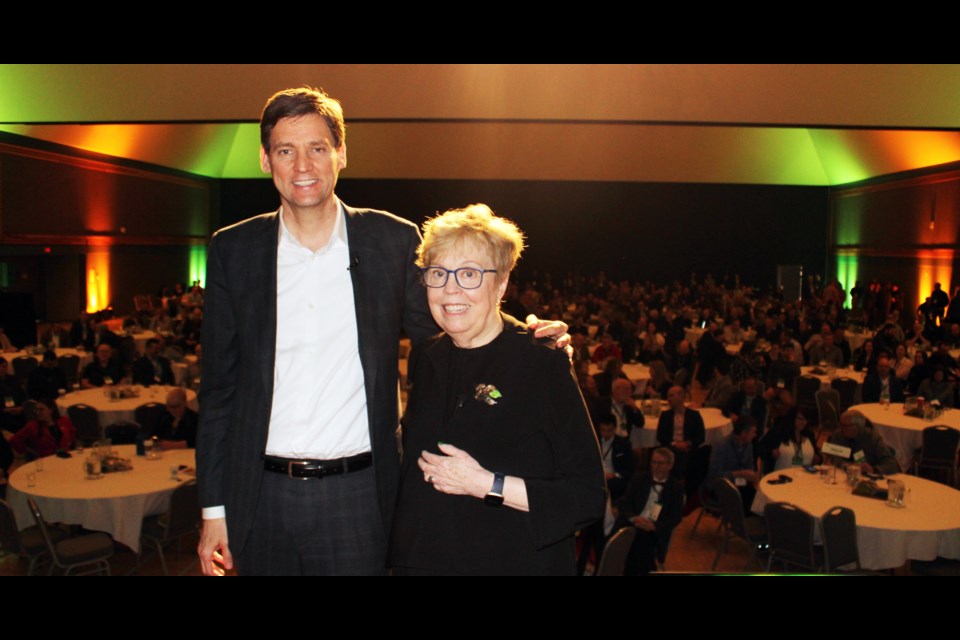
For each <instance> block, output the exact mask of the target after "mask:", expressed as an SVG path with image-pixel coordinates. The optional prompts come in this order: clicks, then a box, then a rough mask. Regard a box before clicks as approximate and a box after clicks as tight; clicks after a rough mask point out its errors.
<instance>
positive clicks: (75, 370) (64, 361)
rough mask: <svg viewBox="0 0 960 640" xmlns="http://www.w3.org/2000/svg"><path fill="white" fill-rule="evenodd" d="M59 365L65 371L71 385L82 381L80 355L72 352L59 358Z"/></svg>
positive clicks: (64, 373)
mask: <svg viewBox="0 0 960 640" xmlns="http://www.w3.org/2000/svg"><path fill="white" fill-rule="evenodd" d="M57 366H59V367H60V370H61V371H63V375H64V377H65V378H66V379H67V384H68V385H70V386H71V387H72V386H73V385H75V384H77V383H78V382H79V381H80V356H75V355H73V354H71V353H68V354H65V355H62V356H60V357H59V358H57Z"/></svg>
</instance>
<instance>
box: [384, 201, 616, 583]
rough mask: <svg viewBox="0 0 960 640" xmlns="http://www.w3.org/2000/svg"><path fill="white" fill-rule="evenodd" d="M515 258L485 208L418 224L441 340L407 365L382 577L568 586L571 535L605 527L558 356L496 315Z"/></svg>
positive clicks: (578, 415)
mask: <svg viewBox="0 0 960 640" xmlns="http://www.w3.org/2000/svg"><path fill="white" fill-rule="evenodd" d="M522 247H523V236H522V235H521V233H520V230H519V229H517V227H516V225H514V224H513V223H512V222H510V221H508V220H504V219H503V218H498V217H496V216H494V214H493V212H492V211H490V209H489V208H488V207H487V206H485V205H473V206H470V207H467V208H466V209H460V210H453V211H448V212H446V213H444V214H442V215H440V216H438V217H436V218H434V219H432V220H429V221H428V222H427V223H426V224H425V225H424V240H423V243H422V244H421V246H420V248H419V250H418V254H417V255H418V264H419V265H420V267H421V271H422V275H423V283H424V285H425V286H426V287H427V301H428V304H429V306H430V311H431V313H432V315H433V318H434V320H435V321H436V322H437V324H438V325H439V326H440V328H441V329H442V330H443V333H442V334H440V335H439V336H438V338H437V339H436V340H435V341H434V342H432V343H429V344H427V345H424V346H422V347H418V348H417V349H415V350H414V353H413V354H412V355H411V360H410V361H411V363H413V366H412V369H411V372H410V380H411V382H412V388H411V391H410V399H409V402H408V404H407V411H406V415H405V416H404V419H403V451H404V455H403V468H402V473H401V484H400V495H399V499H398V501H397V510H396V517H395V520H394V525H393V539H392V542H391V551H390V565H391V566H393V567H394V568H395V570H396V572H397V573H398V574H401V575H423V574H459V575H478V574H494V575H503V574H567V575H573V574H574V571H575V562H574V534H575V532H576V531H577V530H579V529H582V528H583V527H585V526H587V525H589V524H590V523H592V522H593V521H595V520H597V519H598V518H600V517H601V516H602V515H603V510H604V498H605V495H606V486H605V481H604V473H603V465H602V463H601V460H600V451H599V448H598V445H597V438H596V435H595V434H594V431H593V427H592V426H591V423H590V418H589V416H588V415H587V411H586V409H585V407H584V404H583V399H582V398H581V396H580V391H579V389H578V388H577V383H576V381H575V380H574V378H573V376H572V375H571V371H570V362H569V360H568V359H567V357H566V354H565V353H563V352H562V351H558V350H555V349H552V348H550V347H548V346H545V345H543V344H540V341H538V340H536V339H534V337H533V334H532V332H531V331H529V330H528V329H527V327H526V326H525V325H523V324H522V323H520V322H518V321H517V320H515V319H514V318H512V317H510V316H507V315H505V314H502V313H501V312H500V309H499V301H500V299H501V298H502V296H503V293H504V291H505V289H506V287H507V279H508V276H509V274H510V271H511V270H512V269H513V267H514V265H515V264H516V261H517V258H518V257H519V255H520V251H521V249H522Z"/></svg>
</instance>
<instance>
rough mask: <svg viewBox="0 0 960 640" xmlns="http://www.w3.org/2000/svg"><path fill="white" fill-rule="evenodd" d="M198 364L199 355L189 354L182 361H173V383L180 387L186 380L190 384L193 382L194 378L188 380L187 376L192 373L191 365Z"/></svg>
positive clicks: (171, 364)
mask: <svg viewBox="0 0 960 640" xmlns="http://www.w3.org/2000/svg"><path fill="white" fill-rule="evenodd" d="M195 364H197V356H195V355H187V356H184V358H183V361H182V362H171V363H170V368H171V369H173V383H174V384H175V385H177V386H178V387H180V386H183V384H184V382H186V383H187V384H188V385H192V384H193V382H194V381H193V380H187V379H186V378H187V376H188V375H189V374H190V367H192V366H193V365H195Z"/></svg>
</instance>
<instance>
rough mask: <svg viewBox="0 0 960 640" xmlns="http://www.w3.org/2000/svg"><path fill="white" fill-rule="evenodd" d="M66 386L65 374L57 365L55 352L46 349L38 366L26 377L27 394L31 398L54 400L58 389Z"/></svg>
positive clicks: (57, 394) (58, 392) (58, 391)
mask: <svg viewBox="0 0 960 640" xmlns="http://www.w3.org/2000/svg"><path fill="white" fill-rule="evenodd" d="M67 386H68V385H67V376H66V375H64V373H63V371H62V370H61V369H60V367H59V366H58V365H57V354H56V353H54V352H53V351H46V352H45V353H44V354H43V360H41V361H40V366H39V367H37V368H36V369H34V370H33V371H31V372H30V377H29V378H27V395H29V396H30V399H31V400H56V398H57V396H59V395H60V390H61V389H63V390H66V389H67Z"/></svg>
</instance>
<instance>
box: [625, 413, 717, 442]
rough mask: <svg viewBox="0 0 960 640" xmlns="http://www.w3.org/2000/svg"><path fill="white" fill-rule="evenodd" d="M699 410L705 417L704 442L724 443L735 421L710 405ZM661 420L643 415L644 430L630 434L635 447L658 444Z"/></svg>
mask: <svg viewBox="0 0 960 640" xmlns="http://www.w3.org/2000/svg"><path fill="white" fill-rule="evenodd" d="M666 410H667V409H666V408H664V409H663V411H666ZM697 411H699V412H700V415H701V416H702V417H703V426H704V429H705V430H706V441H705V442H704V444H708V445H710V446H712V447H715V446H717V445H718V444H720V443H722V442H723V439H724V438H726V437H727V436H728V435H729V434H730V432H731V431H733V423H732V422H730V418H727V417H726V416H724V415H723V414H722V413H721V412H720V409H715V408H713V407H710V408H708V409H697ZM659 420H660V418H659V417H656V418H655V417H653V416H643V431H642V432H639V433H636V432H631V434H630V442H631V443H632V444H633V446H634V448H639V447H643V448H645V449H646V448H650V447H656V446H657V424H659Z"/></svg>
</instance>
